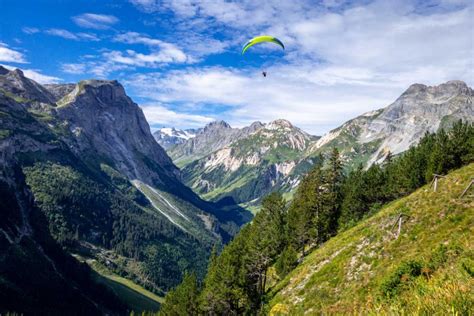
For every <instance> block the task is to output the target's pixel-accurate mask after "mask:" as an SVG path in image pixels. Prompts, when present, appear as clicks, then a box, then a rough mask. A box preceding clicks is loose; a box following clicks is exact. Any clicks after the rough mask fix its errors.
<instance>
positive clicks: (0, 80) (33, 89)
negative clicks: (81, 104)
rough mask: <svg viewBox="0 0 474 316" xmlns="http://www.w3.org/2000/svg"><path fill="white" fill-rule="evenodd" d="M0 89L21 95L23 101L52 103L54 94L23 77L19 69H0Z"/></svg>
mask: <svg viewBox="0 0 474 316" xmlns="http://www.w3.org/2000/svg"><path fill="white" fill-rule="evenodd" d="M0 89H3V90H5V91H7V92H9V93H12V94H14V95H16V96H18V97H21V98H22V99H23V100H22V101H24V102H26V101H28V102H31V101H36V102H42V103H54V101H55V98H54V96H53V95H52V94H51V93H50V92H49V91H48V90H46V89H45V88H44V87H42V86H41V85H40V84H38V83H36V82H34V81H33V80H31V79H28V78H27V77H25V75H24V73H23V71H21V70H20V69H15V70H8V69H7V68H4V67H1V69H0Z"/></svg>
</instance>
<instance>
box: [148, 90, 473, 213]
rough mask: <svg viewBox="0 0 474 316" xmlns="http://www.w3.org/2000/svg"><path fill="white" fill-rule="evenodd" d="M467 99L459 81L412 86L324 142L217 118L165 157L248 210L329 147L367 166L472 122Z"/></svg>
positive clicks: (291, 181) (210, 194) (281, 123)
mask: <svg viewBox="0 0 474 316" xmlns="http://www.w3.org/2000/svg"><path fill="white" fill-rule="evenodd" d="M473 95H474V93H473V90H472V89H471V88H470V87H468V86H467V85H466V84H465V83H464V82H462V81H449V82H447V83H444V84H441V85H439V86H433V87H430V86H426V85H422V84H414V85H411V86H410V87H409V88H408V89H407V90H406V91H405V92H404V93H403V94H402V95H401V96H400V97H399V98H398V99H397V100H396V101H395V102H394V103H392V104H390V105H388V106H387V107H385V108H382V109H379V110H375V111H371V112H368V113H364V114H362V115H360V116H358V117H356V118H354V119H352V120H350V121H347V122H345V123H344V124H342V125H341V126H340V127H338V128H336V129H334V130H332V131H330V132H328V133H327V134H326V135H323V136H322V137H318V136H312V135H309V134H307V133H305V132H304V131H302V130H300V129H299V128H297V127H295V126H293V125H292V124H291V123H290V122H288V121H286V120H276V121H274V122H271V123H268V124H262V123H260V122H255V123H253V124H252V125H250V126H249V127H245V128H242V129H238V128H232V127H231V126H230V125H229V124H227V123H226V122H223V121H219V122H213V123H210V124H208V125H206V126H205V127H204V128H203V129H201V130H198V131H197V133H196V134H195V136H194V137H193V138H190V139H188V140H185V141H181V142H179V143H176V144H174V145H173V146H169V147H167V152H168V154H169V155H170V157H171V158H172V159H173V161H174V162H175V163H176V164H177V165H178V166H180V167H181V168H182V169H181V170H182V175H183V179H184V180H185V183H187V184H188V185H189V186H190V187H192V188H193V189H194V190H195V191H196V192H197V193H199V194H200V195H201V196H202V197H204V198H207V199H212V200H215V201H219V202H220V203H222V204H226V203H239V204H242V205H244V206H247V207H252V206H255V205H258V202H259V200H260V198H261V197H262V196H264V195H265V194H268V193H269V192H271V191H273V190H280V191H283V192H286V193H288V194H291V192H292V191H293V189H294V188H295V186H296V185H297V184H298V183H299V180H300V179H301V176H302V175H303V174H305V173H306V172H307V171H308V169H309V168H311V166H312V165H313V163H314V162H315V161H316V160H317V159H319V158H318V156H319V155H323V156H327V154H328V153H329V151H330V150H332V148H333V147H337V148H338V149H339V150H340V152H341V155H342V158H343V160H344V163H345V166H346V168H352V167H354V166H357V165H359V164H362V165H364V166H368V165H370V164H372V163H375V162H381V161H383V160H384V159H385V157H386V156H387V155H388V154H389V153H391V154H393V155H396V154H399V153H401V152H403V151H405V150H407V149H408V148H409V147H410V146H411V145H413V144H416V143H417V142H418V141H419V140H420V138H421V137H422V136H423V135H424V134H425V133H426V132H435V131H437V130H438V129H439V128H449V127H450V125H451V124H452V123H453V122H454V121H456V120H459V119H462V120H465V121H474V108H473V104H472V98H473ZM155 137H156V136H155Z"/></svg>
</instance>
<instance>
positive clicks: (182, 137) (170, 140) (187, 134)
mask: <svg viewBox="0 0 474 316" xmlns="http://www.w3.org/2000/svg"><path fill="white" fill-rule="evenodd" d="M200 131H201V129H186V130H182V129H177V128H174V127H163V128H160V129H159V130H157V131H155V132H154V133H153V137H155V140H156V142H157V143H158V144H160V146H161V147H163V148H164V149H166V150H168V149H169V148H171V147H173V146H175V145H179V144H183V143H184V142H186V141H187V140H189V139H191V138H194V137H196V134H197V133H199V132H200Z"/></svg>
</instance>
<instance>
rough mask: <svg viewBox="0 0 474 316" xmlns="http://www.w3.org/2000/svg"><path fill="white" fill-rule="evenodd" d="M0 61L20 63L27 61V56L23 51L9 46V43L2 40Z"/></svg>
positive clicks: (0, 43)
mask: <svg viewBox="0 0 474 316" xmlns="http://www.w3.org/2000/svg"><path fill="white" fill-rule="evenodd" d="M0 61H3V62H10V63H18V64H26V63H27V61H26V59H25V56H24V55H23V54H22V53H20V52H18V51H16V50H13V49H11V48H8V45H7V44H5V43H2V42H0Z"/></svg>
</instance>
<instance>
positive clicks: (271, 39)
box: [242, 35, 285, 55]
mask: <svg viewBox="0 0 474 316" xmlns="http://www.w3.org/2000/svg"><path fill="white" fill-rule="evenodd" d="M265 42H269V43H275V44H277V45H280V46H281V48H283V49H285V45H283V43H282V42H281V41H280V40H279V39H278V38H276V37H273V36H269V35H263V36H257V37H254V38H252V39H251V40H250V41H248V42H247V43H246V44H245V45H244V47H242V55H243V54H244V53H245V52H246V51H247V49H249V48H250V47H252V46H253V45H255V44H260V43H265Z"/></svg>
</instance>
